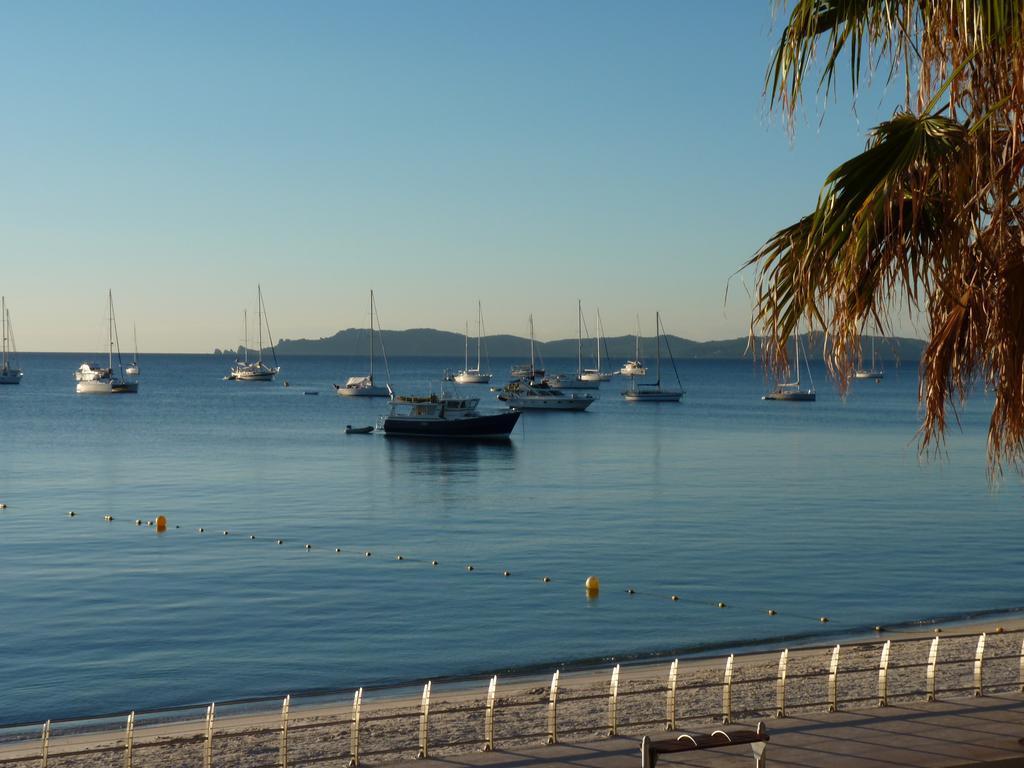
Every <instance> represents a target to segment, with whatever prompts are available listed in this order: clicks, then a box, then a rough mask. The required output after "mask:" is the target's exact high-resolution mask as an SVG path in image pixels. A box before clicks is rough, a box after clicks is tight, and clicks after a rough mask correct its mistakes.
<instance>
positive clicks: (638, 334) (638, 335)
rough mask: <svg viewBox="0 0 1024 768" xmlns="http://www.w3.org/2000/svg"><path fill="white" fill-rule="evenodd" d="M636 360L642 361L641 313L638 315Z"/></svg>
mask: <svg viewBox="0 0 1024 768" xmlns="http://www.w3.org/2000/svg"><path fill="white" fill-rule="evenodd" d="M635 355H636V361H637V363H639V362H640V315H637V316H636V353H635Z"/></svg>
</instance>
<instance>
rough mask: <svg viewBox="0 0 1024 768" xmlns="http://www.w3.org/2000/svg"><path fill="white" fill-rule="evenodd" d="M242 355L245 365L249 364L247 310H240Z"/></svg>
mask: <svg viewBox="0 0 1024 768" xmlns="http://www.w3.org/2000/svg"><path fill="white" fill-rule="evenodd" d="M242 354H243V355H244V356H245V364H246V365H248V364H249V310H248V309H243V310H242Z"/></svg>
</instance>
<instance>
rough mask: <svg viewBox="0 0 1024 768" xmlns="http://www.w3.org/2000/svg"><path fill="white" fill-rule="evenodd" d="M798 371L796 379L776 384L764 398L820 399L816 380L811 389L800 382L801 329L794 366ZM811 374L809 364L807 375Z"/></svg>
mask: <svg viewBox="0 0 1024 768" xmlns="http://www.w3.org/2000/svg"><path fill="white" fill-rule="evenodd" d="M794 370H795V371H796V380H795V381H790V382H783V383H779V384H776V385H775V389H773V390H772V391H771V392H768V393H767V394H765V395H764V396H763V397H762V398H761V399H762V400H787V401H789V402H796V403H812V402H814V401H815V400H817V399H818V395H817V393H816V392H815V391H814V380H813V379H812V380H811V386H810V388H809V389H803V388H802V386H801V384H800V333H799V329H798V332H797V334H796V365H795V366H794ZM810 375H811V366H810V365H809V364H807V376H808V377H810Z"/></svg>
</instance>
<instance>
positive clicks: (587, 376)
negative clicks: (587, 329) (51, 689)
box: [580, 309, 612, 381]
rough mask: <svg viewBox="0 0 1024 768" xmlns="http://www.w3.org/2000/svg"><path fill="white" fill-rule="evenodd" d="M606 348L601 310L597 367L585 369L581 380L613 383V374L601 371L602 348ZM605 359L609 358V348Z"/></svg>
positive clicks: (598, 329)
mask: <svg viewBox="0 0 1024 768" xmlns="http://www.w3.org/2000/svg"><path fill="white" fill-rule="evenodd" d="M604 346H605V342H604V325H603V324H602V323H601V310H600V309H599V310H597V367H596V368H584V369H583V373H582V374H581V375H580V378H581V379H583V380H584V381H611V380H612V374H610V373H606V372H605V371H603V370H601V348H602V347H604ZM604 352H605V354H604V356H605V358H607V357H608V350H607V348H606V349H605V350H604Z"/></svg>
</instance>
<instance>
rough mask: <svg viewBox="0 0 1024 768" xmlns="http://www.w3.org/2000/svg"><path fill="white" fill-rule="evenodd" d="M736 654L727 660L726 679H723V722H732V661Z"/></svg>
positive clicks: (726, 723) (730, 655)
mask: <svg viewBox="0 0 1024 768" xmlns="http://www.w3.org/2000/svg"><path fill="white" fill-rule="evenodd" d="M733 657H734V654H732V653H730V654H729V658H728V659H726V660H725V679H724V680H723V681H722V722H723V723H724V724H725V725H728V724H729V723H731V722H732V663H733Z"/></svg>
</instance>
